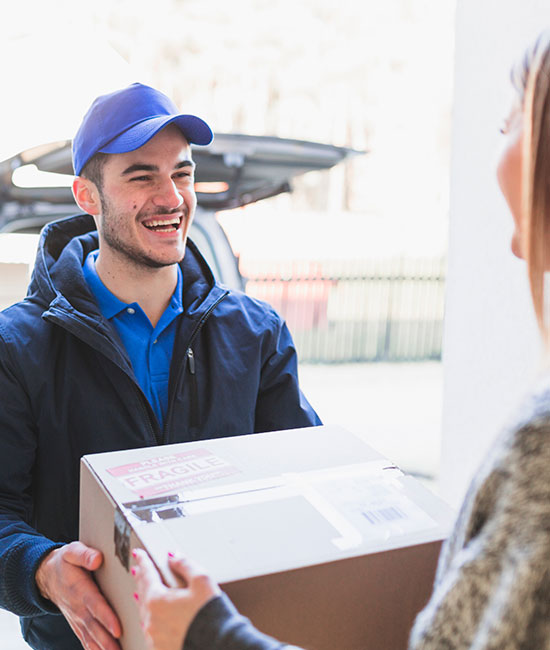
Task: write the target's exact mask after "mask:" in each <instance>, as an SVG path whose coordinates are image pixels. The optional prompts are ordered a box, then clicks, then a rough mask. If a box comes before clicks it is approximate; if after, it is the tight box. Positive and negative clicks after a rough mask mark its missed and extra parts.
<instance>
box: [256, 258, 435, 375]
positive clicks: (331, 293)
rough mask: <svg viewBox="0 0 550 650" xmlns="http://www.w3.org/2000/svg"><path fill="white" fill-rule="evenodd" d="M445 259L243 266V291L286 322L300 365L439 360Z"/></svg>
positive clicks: (258, 263)
mask: <svg viewBox="0 0 550 650" xmlns="http://www.w3.org/2000/svg"><path fill="white" fill-rule="evenodd" d="M445 268H446V261H445V258H442V257H437V258H428V259H418V258H414V259H413V258H398V259H383V260H358V261H327V262H303V263H300V262H289V263H277V264H276V265H273V264H269V265H268V264H264V263H260V262H257V263H255V264H254V265H252V264H248V266H247V268H246V269H245V274H246V276H247V278H248V280H247V288H246V290H247V293H248V294H250V295H251V296H254V297H256V298H260V299H262V300H265V301H267V302H269V303H270V304H271V305H273V306H274V307H275V308H276V309H277V311H278V312H279V313H280V314H281V315H282V316H283V317H284V318H285V320H286V321H287V324H288V326H289V328H290V330H291V332H292V335H293V337H294V341H295V343H296V348H297V350H298V355H299V358H300V361H302V362H310V363H316V362H324V363H326V362H334V363H343V362H356V361H421V360H436V359H440V358H441V342H442V333H443V314H444V289H445Z"/></svg>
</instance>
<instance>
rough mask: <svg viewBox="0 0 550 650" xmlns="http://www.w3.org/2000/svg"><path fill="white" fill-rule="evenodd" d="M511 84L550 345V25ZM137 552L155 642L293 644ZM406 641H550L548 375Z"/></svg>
mask: <svg viewBox="0 0 550 650" xmlns="http://www.w3.org/2000/svg"><path fill="white" fill-rule="evenodd" d="M512 82H513V85H514V87H515V89H516V91H517V100H516V102H515V104H514V106H513V107H512V110H511V112H510V114H509V117H508V119H507V121H506V124H505V127H504V129H503V133H504V134H505V137H506V144H505V148H504V150H503V152H502V155H501V159H500V162H499V165H498V170H497V175H498V180H499V184H500V187H501V190H502V192H503V194H504V196H505V198H506V200H507V203H508V205H509V208H510V211H511V212H512V216H513V218H514V224H515V229H514V234H513V238H512V251H513V252H514V254H515V255H517V256H518V257H521V258H523V259H525V260H526V261H527V268H528V273H529V280H530V286H531V294H532V300H533V305H534V308H535V312H536V315H537V319H538V322H539V326H540V330H541V333H542V336H543V339H544V342H545V344H546V346H547V347H548V348H550V344H549V339H550V335H549V332H550V321H549V319H548V313H546V312H547V310H546V309H545V306H546V302H548V297H546V300H545V295H544V272H545V270H550V256H549V255H548V249H549V247H550V33H545V34H543V35H541V36H540V37H539V39H538V40H537V41H536V43H535V44H534V45H533V46H532V47H531V48H530V49H529V50H528V51H527V53H526V55H525V57H524V59H523V60H522V61H521V62H520V64H519V65H518V66H517V67H516V68H515V69H514V71H513V73H512ZM136 561H137V567H136V569H135V573H136V578H137V584H138V599H139V604H140V609H141V615H142V618H143V621H144V629H145V631H146V634H147V635H148V638H149V639H150V641H151V647H152V648H155V649H156V650H181V648H182V647H183V648H184V650H199V648H203V649H213V648H216V650H275V649H279V648H283V647H287V646H284V644H281V643H279V642H277V641H275V640H274V639H271V638H269V637H266V636H264V635H262V634H260V633H259V632H257V631H256V630H255V629H254V628H253V627H252V625H251V624H250V623H249V622H248V621H247V620H246V619H244V618H242V617H241V616H240V615H239V614H238V613H237V612H236V610H235V609H234V607H233V606H232V605H231V603H230V602H229V600H228V599H227V597H225V596H223V595H222V594H221V592H220V590H219V588H218V587H217V586H216V585H215V584H214V583H213V582H212V580H210V578H208V577H207V576H206V575H205V574H204V573H203V572H202V571H201V570H200V569H198V568H197V567H195V566H194V565H193V564H192V563H190V562H188V561H187V560H184V559H181V558H175V557H172V558H170V565H171V568H172V569H173V571H174V572H175V573H176V574H178V575H180V576H181V577H182V578H183V580H184V583H185V584H186V585H187V586H186V588H184V589H167V588H166V587H164V586H163V585H162V583H161V580H160V578H159V575H158V573H157V572H156V570H155V568H154V567H153V565H152V564H151V562H150V561H149V560H148V558H147V556H146V555H145V554H144V553H142V552H136ZM409 647H410V649H411V650H412V649H414V650H427V649H436V648H438V649H443V648H444V649H455V648H456V649H458V648H471V649H473V648H475V649H476V650H489V649H493V648H494V649H495V650H496V649H498V650H512V649H513V650H520V649H523V650H550V377H547V378H546V380H545V381H543V382H541V385H540V386H539V387H538V389H537V390H535V391H534V392H533V394H532V395H531V396H530V397H529V399H528V400H527V402H526V403H525V404H524V405H523V408H522V410H521V411H520V414H519V417H518V418H517V419H516V420H515V421H514V422H513V423H512V425H511V426H510V427H509V428H508V429H507V430H506V431H504V432H503V434H502V435H501V436H500V438H499V439H498V440H497V442H496V443H495V445H494V447H493V449H492V450H491V452H490V453H489V455H488V457H487V458H486V459H485V461H484V463H483V464H482V466H481V468H480V469H479V471H478V472H477V474H476V476H475V478H474V481H473V483H472V485H471V487H470V490H469V492H468V494H467V496H466V500H465V502H464V504H463V506H462V509H461V512H460V514H459V517H458V519H457V522H456V524H455V529H454V531H453V533H452V535H451V537H450V538H449V540H448V541H447V542H446V544H445V545H444V547H443V550H442V553H441V557H440V560H439V566H438V570H437V575H436V579H435V584H434V591H433V594H432V597H431V599H430V601H429V603H428V605H427V606H426V608H425V609H424V611H423V612H421V613H420V614H419V616H418V618H417V620H416V623H415V625H414V627H413V630H412V633H411V637H410V644H409ZM335 650H342V649H335ZM375 650H377V649H375Z"/></svg>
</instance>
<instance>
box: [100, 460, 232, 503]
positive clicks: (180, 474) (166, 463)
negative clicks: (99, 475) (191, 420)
mask: <svg viewBox="0 0 550 650" xmlns="http://www.w3.org/2000/svg"><path fill="white" fill-rule="evenodd" d="M107 471H108V472H109V474H111V476H115V477H116V478H117V479H118V480H119V481H120V482H121V483H123V484H124V485H125V486H126V487H127V488H128V489H129V490H131V491H132V492H134V493H135V494H137V495H138V496H139V497H141V498H146V497H154V496H160V495H163V494H167V493H170V492H174V491H175V490H179V489H182V488H188V487H193V486H196V485H201V484H203V483H206V482H208V481H213V480H215V479H218V478H223V477H225V476H231V475H233V474H237V473H239V472H240V470H239V469H238V468H237V467H235V466H234V465H231V464H230V463H228V462H227V461H226V460H224V459H223V458H220V457H219V456H216V455H215V454H213V453H212V452H210V451H209V450H208V449H192V450H190V451H183V452H180V453H177V454H169V455H166V456H157V457H156V458H148V459H146V460H142V461H139V462H136V463H129V464H127V465H119V466H118V467H111V468H110V469H108V470H107Z"/></svg>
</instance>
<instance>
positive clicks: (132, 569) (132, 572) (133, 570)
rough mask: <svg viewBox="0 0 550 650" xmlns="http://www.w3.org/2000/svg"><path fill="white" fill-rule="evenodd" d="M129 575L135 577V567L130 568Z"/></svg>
mask: <svg viewBox="0 0 550 650" xmlns="http://www.w3.org/2000/svg"><path fill="white" fill-rule="evenodd" d="M130 573H131V574H132V575H133V576H135V575H136V567H132V568H131V569H130Z"/></svg>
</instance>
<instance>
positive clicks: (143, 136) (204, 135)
mask: <svg viewBox="0 0 550 650" xmlns="http://www.w3.org/2000/svg"><path fill="white" fill-rule="evenodd" d="M168 124H176V125H177V126H178V127H179V129H180V130H181V132H182V133H183V135H184V136H185V139H186V140H187V142H189V144H199V145H207V144H210V143H211V142H212V139H213V138H214V135H213V133H212V129H211V128H210V127H209V126H208V124H207V123H206V122H205V121H204V120H201V118H200V117H197V116H196V115H161V116H159V117H152V118H150V119H148V120H144V121H143V122H139V123H138V124H134V126H131V127H130V128H129V129H127V130H126V131H124V133H121V134H120V135H119V136H117V137H116V138H113V139H112V140H111V141H110V142H108V143H107V144H106V145H105V146H103V147H101V149H99V151H100V152H101V153H126V152H127V151H134V150H135V149H139V148H140V147H142V146H143V145H144V144H145V143H146V142H148V141H149V140H150V139H151V138H152V137H153V136H154V135H156V134H157V133H158V132H159V131H160V130H161V129H163V128H164V127H165V126H167V125H168Z"/></svg>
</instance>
